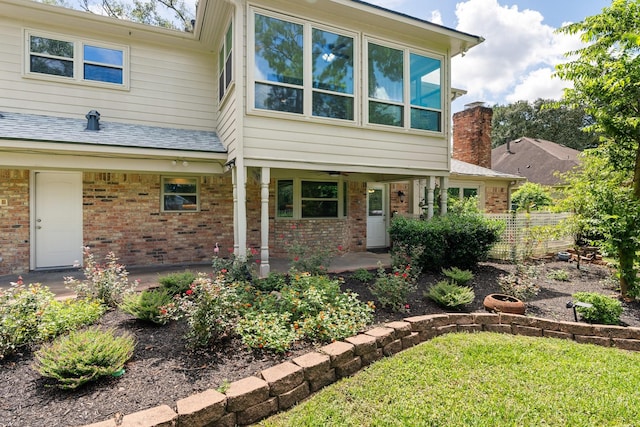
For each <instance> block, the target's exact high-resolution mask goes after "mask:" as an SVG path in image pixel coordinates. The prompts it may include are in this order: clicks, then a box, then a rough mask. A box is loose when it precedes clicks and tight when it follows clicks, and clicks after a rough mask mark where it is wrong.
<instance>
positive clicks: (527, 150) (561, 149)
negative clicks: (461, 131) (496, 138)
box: [491, 137, 580, 186]
mask: <svg viewBox="0 0 640 427" xmlns="http://www.w3.org/2000/svg"><path fill="white" fill-rule="evenodd" d="M578 154H580V152H579V151H577V150H574V149H572V148H568V147H565V146H563V145H559V144H556V143H555V142H551V141H547V140H544V139H534V138H526V137H524V138H518V139H516V140H514V141H510V142H508V143H506V144H503V145H501V146H499V147H496V148H494V149H493V150H491V169H494V170H496V171H499V172H503V173H508V174H514V175H519V176H523V177H525V178H527V180H529V181H530V182H534V183H537V184H542V185H551V186H554V185H562V182H561V181H562V180H561V179H560V178H559V177H557V176H556V172H559V173H564V172H567V171H569V170H571V169H573V168H575V167H576V166H579V164H580V161H579V159H578Z"/></svg>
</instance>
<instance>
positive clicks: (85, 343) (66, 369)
mask: <svg viewBox="0 0 640 427" xmlns="http://www.w3.org/2000/svg"><path fill="white" fill-rule="evenodd" d="M134 348H135V340H134V339H133V337H132V336H131V335H129V334H123V335H120V336H116V334H115V332H114V331H113V330H101V329H99V328H89V329H86V330H83V331H72V332H71V333H69V335H65V336H61V337H59V338H57V339H55V340H54V341H53V342H51V343H50V344H45V345H43V346H42V347H41V348H40V350H38V351H37V352H36V355H35V362H34V365H33V367H34V369H35V370H36V371H37V372H39V373H40V375H42V376H44V377H47V378H52V379H54V380H56V386H57V387H59V388H63V389H75V388H77V387H79V386H81V385H82V384H85V383H87V382H89V381H94V380H96V379H98V378H100V377H104V376H109V375H113V374H114V373H116V372H118V371H119V370H121V369H122V368H123V367H124V364H125V362H126V361H127V360H129V359H130V358H131V356H132V355H133V350H134Z"/></svg>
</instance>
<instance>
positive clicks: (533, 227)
mask: <svg viewBox="0 0 640 427" xmlns="http://www.w3.org/2000/svg"><path fill="white" fill-rule="evenodd" d="M486 217H487V218H490V219H495V220H498V221H501V222H503V223H504V224H505V229H504V232H503V233H502V236H501V237H500V241H499V242H498V243H496V244H495V245H494V247H493V248H492V249H491V251H490V252H489V258H492V259H499V260H509V261H513V260H523V259H527V258H530V257H532V256H540V255H544V254H547V253H549V252H558V251H564V250H566V249H568V248H571V247H572V246H573V236H571V235H570V234H569V233H566V234H565V235H562V233H560V232H559V228H558V227H557V225H558V224H560V223H561V222H563V221H565V220H566V219H567V218H569V217H571V213H568V212H567V213H551V212H533V213H529V214H528V213H505V214H486Z"/></svg>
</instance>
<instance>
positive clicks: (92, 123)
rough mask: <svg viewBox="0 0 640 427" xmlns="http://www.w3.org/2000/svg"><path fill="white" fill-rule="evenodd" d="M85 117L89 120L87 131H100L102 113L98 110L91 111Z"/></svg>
mask: <svg viewBox="0 0 640 427" xmlns="http://www.w3.org/2000/svg"><path fill="white" fill-rule="evenodd" d="M85 117H86V118H87V130H94V131H98V130H100V113H98V112H97V111H96V110H91V111H89V112H88V113H87V115H86V116H85Z"/></svg>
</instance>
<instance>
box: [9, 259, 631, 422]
mask: <svg viewBox="0 0 640 427" xmlns="http://www.w3.org/2000/svg"><path fill="white" fill-rule="evenodd" d="M539 268H540V274H539V282H538V283H539V285H540V287H541V291H540V293H539V294H538V295H537V296H536V297H534V298H533V299H532V300H530V301H528V302H527V315H531V316H536V317H544V318H548V319H553V320H565V321H573V320H574V319H573V311H572V310H571V309H567V308H566V304H567V302H568V301H570V300H571V295H572V294H573V293H575V292H578V291H590V292H600V293H604V294H608V295H617V293H616V291H615V289H613V288H612V282H611V280H608V279H609V278H610V276H611V273H610V271H609V270H608V269H607V268H606V267H604V266H599V265H586V266H584V268H583V269H581V270H577V269H576V268H575V265H573V264H569V263H566V262H558V261H554V262H546V263H544V264H541V265H540V266H539ZM555 269H564V270H567V271H568V272H569V275H570V281H568V282H560V281H554V280H552V279H548V278H547V276H548V273H549V272H550V271H553V270H555ZM513 270H514V266H513V265H510V264H498V263H483V264H481V265H480V266H479V267H478V269H477V270H476V271H475V278H474V280H473V283H472V285H473V288H474V290H475V294H476V299H475V301H474V302H473V303H472V304H471V305H470V306H469V307H468V308H467V311H469V312H476V311H484V308H483V305H482V301H483V299H484V297H485V296H486V295H488V294H490V293H495V292H499V287H498V284H497V279H498V277H499V276H500V275H503V274H507V273H508V272H511V271H513ZM372 273H374V274H375V271H374V272H372ZM342 277H344V279H345V283H344V289H351V290H353V291H355V292H356V293H358V294H359V295H360V297H361V299H363V300H365V301H367V300H373V299H374V298H373V297H372V295H371V293H370V292H369V289H368V288H367V287H366V286H365V285H363V284H362V283H360V282H358V281H356V280H353V279H351V278H350V277H349V275H348V274H344V275H342ZM441 279H442V277H440V276H439V275H434V274H424V275H422V276H421V278H420V282H419V286H418V290H417V291H416V292H414V293H413V295H412V296H411V298H410V299H409V301H407V303H408V304H409V309H408V310H407V312H404V313H394V312H390V311H385V310H377V313H376V318H375V323H376V324H380V323H385V322H388V321H393V320H399V319H402V318H405V317H408V316H415V315H422V314H432V313H444V312H445V310H443V309H442V308H440V307H438V306H437V305H436V304H435V303H433V302H432V301H429V300H426V299H424V298H423V296H422V295H423V292H424V291H425V290H426V289H427V288H428V287H429V285H431V284H434V283H436V282H437V281H438V280H441ZM623 306H624V312H623V316H622V322H623V324H624V325H628V326H634V327H640V303H637V302H633V303H623ZM100 323H101V325H103V326H105V327H115V328H118V329H122V330H127V331H130V332H132V333H133V334H134V335H135V337H136V339H137V345H136V352H135V355H134V357H133V359H132V360H131V361H129V362H128V363H127V365H126V373H125V375H123V376H122V377H119V378H107V379H104V380H101V381H98V382H96V383H93V384H87V385H85V386H84V387H81V388H80V389H78V390H75V391H62V390H58V389H57V388H53V387H50V383H49V382H48V381H47V380H44V379H42V378H41V377H40V376H39V374H37V373H36V372H35V371H33V370H32V369H31V367H30V366H31V363H32V354H31V353H29V352H25V353H21V354H17V355H14V356H12V357H9V358H7V359H6V360H3V361H0V375H1V378H2V381H1V382H0V426H2V427H8V426H16V427H17V426H20V427H24V426H34V427H35V426H45V425H46V426H51V427H53V426H81V425H85V424H90V423H94V422H98V421H104V420H106V419H108V418H112V417H114V416H116V417H117V416H120V415H125V414H130V413H133V412H137V411H140V410H143V409H147V408H151V407H154V406H157V405H161V404H166V405H169V406H171V407H174V405H175V402H176V401H177V400H179V399H182V398H184V397H187V396H189V395H192V394H194V393H198V392H201V391H204V390H206V389H209V388H217V387H219V386H221V385H223V384H225V383H227V382H233V381H236V380H239V379H242V378H245V377H247V376H250V375H256V374H257V373H259V372H260V371H261V370H263V369H265V368H268V367H270V366H273V365H275V364H277V363H280V362H282V361H284V360H289V359H292V358H295V357H297V356H299V355H301V354H304V353H306V352H308V351H311V350H312V349H313V348H314V345H313V344H311V343H301V344H298V345H296V346H295V347H294V348H293V349H292V350H291V351H290V352H289V353H287V354H285V355H274V354H270V353H267V352H261V351H251V350H247V349H245V348H244V347H243V345H242V343H241V342H239V341H238V340H237V339H228V340H226V341H224V342H222V343H221V344H220V345H218V346H217V347H216V348H214V349H212V350H210V351H206V352H204V351H197V352H193V351H189V350H187V349H186V348H185V346H184V341H183V339H182V336H183V334H184V332H185V325H184V324H183V323H180V322H173V323H170V324H168V325H166V326H152V325H149V324H145V323H142V322H139V321H136V320H135V319H133V318H132V317H131V316H129V315H127V314H124V313H122V312H120V311H111V312H109V313H107V314H106V315H105V316H104V317H103V319H102V320H101V322H100Z"/></svg>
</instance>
